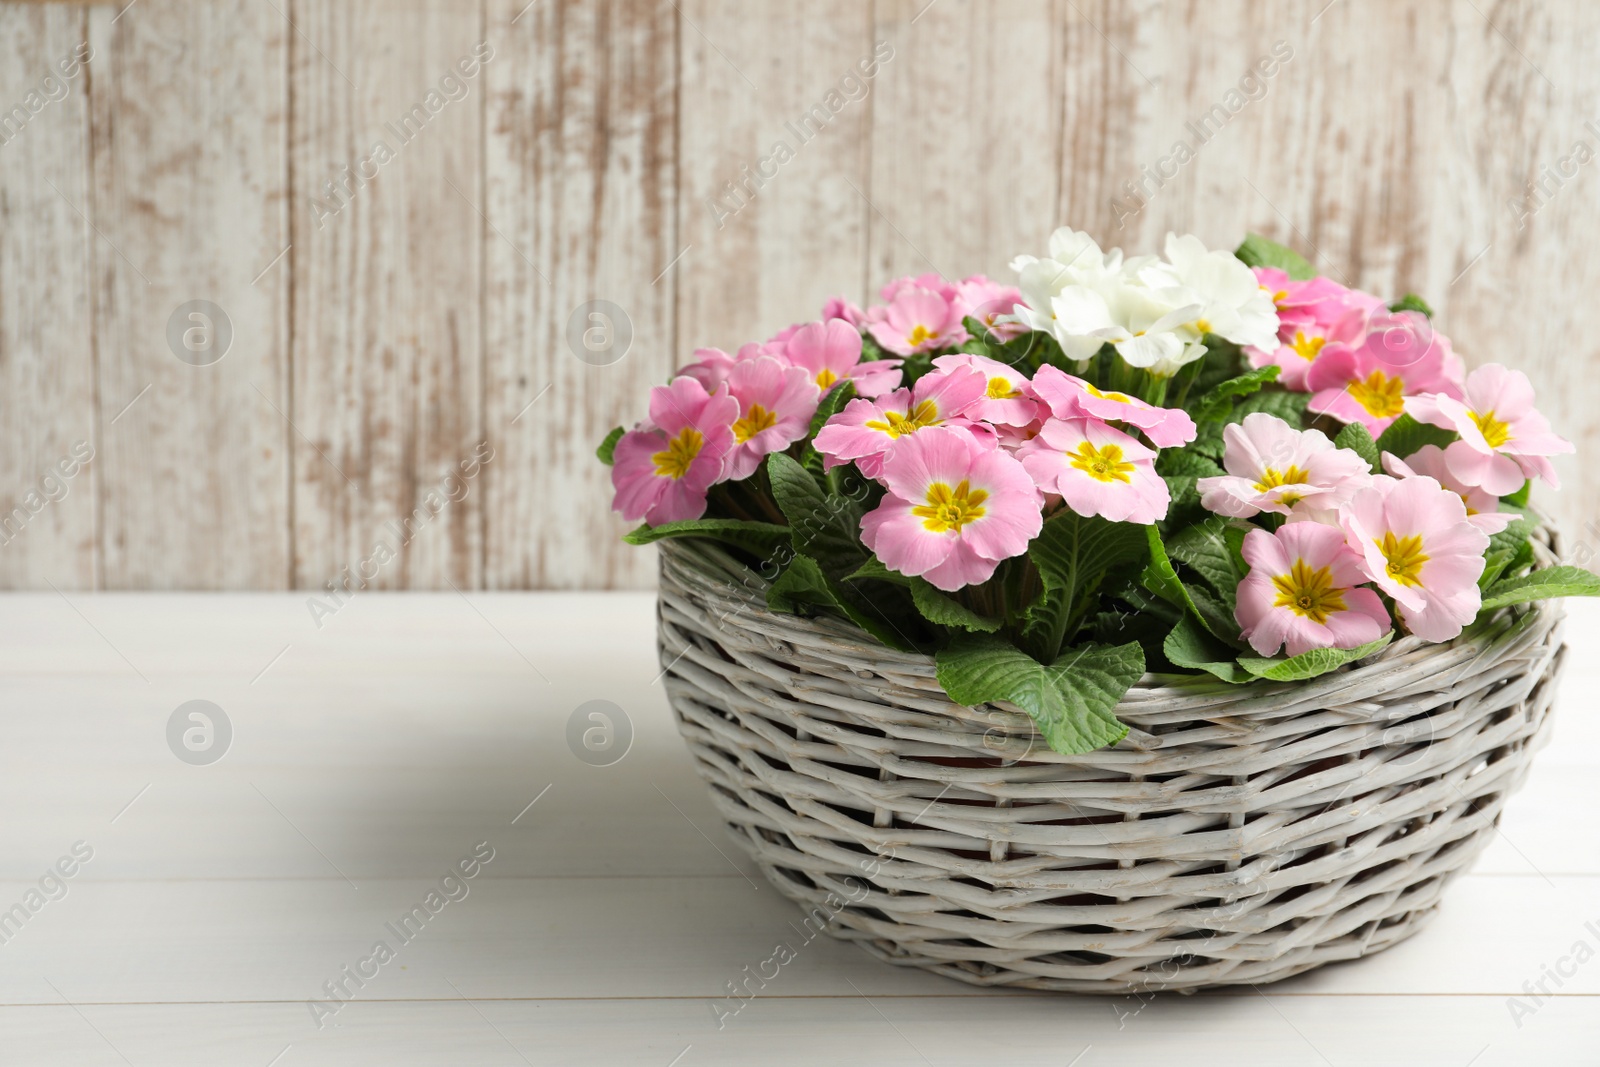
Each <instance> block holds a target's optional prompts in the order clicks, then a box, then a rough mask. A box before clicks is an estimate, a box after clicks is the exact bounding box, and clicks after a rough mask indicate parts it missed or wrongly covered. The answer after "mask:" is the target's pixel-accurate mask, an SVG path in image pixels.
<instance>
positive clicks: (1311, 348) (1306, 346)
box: [1289, 330, 1328, 363]
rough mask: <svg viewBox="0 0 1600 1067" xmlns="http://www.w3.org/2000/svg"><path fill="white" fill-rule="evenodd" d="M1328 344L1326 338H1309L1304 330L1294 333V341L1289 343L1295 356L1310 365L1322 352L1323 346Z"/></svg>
mask: <svg viewBox="0 0 1600 1067" xmlns="http://www.w3.org/2000/svg"><path fill="white" fill-rule="evenodd" d="M1327 343H1328V339H1327V338H1326V337H1307V336H1306V335H1305V331H1304V330H1296V331H1295V332H1294V340H1293V341H1290V342H1289V347H1290V348H1292V349H1293V350H1294V354H1295V355H1297V356H1299V357H1300V358H1301V359H1303V360H1305V361H1306V362H1307V363H1310V362H1311V361H1312V360H1314V359H1316V358H1317V356H1318V355H1319V354H1321V352H1322V346H1323V345H1325V344H1327Z"/></svg>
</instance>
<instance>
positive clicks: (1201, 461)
mask: <svg viewBox="0 0 1600 1067" xmlns="http://www.w3.org/2000/svg"><path fill="white" fill-rule="evenodd" d="M1156 473H1158V474H1169V475H1177V474H1189V475H1193V476H1194V477H1196V478H1215V477H1217V476H1218V475H1221V474H1226V473H1227V471H1225V470H1223V469H1222V468H1221V467H1220V466H1218V465H1217V462H1216V461H1215V460H1213V459H1210V458H1208V457H1206V456H1202V455H1199V454H1197V453H1194V452H1191V451H1189V450H1188V449H1186V448H1163V449H1162V450H1161V451H1160V452H1159V453H1158V454H1157V455H1156Z"/></svg>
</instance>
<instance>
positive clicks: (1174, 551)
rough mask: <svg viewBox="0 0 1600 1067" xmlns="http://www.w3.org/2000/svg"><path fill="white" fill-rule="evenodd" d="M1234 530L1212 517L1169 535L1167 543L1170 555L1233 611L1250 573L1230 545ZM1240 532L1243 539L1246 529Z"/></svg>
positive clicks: (1219, 517)
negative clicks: (1240, 586) (1242, 585)
mask: <svg viewBox="0 0 1600 1067" xmlns="http://www.w3.org/2000/svg"><path fill="white" fill-rule="evenodd" d="M1230 529H1231V527H1229V525H1228V520H1227V519H1224V518H1222V517H1221V516H1212V517H1211V518H1209V519H1207V520H1206V521H1204V522H1200V523H1196V524H1195V525H1193V526H1187V527H1184V528H1183V529H1181V530H1177V531H1174V532H1172V533H1169V534H1168V535H1167V536H1166V538H1165V539H1164V543H1165V546H1166V549H1167V554H1168V555H1169V556H1171V557H1172V558H1173V559H1175V560H1177V561H1178V562H1179V563H1183V564H1185V565H1187V566H1189V567H1193V568H1194V570H1195V573H1197V574H1199V575H1200V577H1202V578H1204V579H1205V580H1206V581H1207V582H1209V583H1210V585H1211V588H1212V589H1214V590H1216V592H1217V595H1218V596H1220V597H1221V598H1222V599H1223V601H1224V602H1226V604H1227V606H1228V610H1229V611H1230V612H1231V611H1232V610H1233V605H1234V599H1235V597H1236V596H1237V595H1238V592H1239V582H1240V581H1242V580H1243V579H1244V576H1245V574H1246V573H1248V571H1247V570H1246V569H1242V568H1241V566H1240V561H1239V558H1238V557H1237V556H1235V554H1234V550H1233V548H1232V546H1231V545H1230V544H1229V538H1228V535H1227V533H1226V531H1229V530H1230ZM1237 532H1238V533H1239V534H1240V536H1241V537H1242V536H1243V531H1242V530H1241V531H1237Z"/></svg>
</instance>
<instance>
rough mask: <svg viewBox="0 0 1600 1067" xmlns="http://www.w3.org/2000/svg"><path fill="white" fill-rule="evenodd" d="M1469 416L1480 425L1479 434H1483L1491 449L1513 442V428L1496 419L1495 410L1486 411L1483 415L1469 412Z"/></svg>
mask: <svg viewBox="0 0 1600 1067" xmlns="http://www.w3.org/2000/svg"><path fill="white" fill-rule="evenodd" d="M1467 414H1468V415H1471V416H1472V421H1473V422H1475V423H1477V424H1478V432H1479V433H1481V434H1483V439H1484V440H1485V441H1487V442H1488V443H1489V447H1490V448H1499V447H1500V446H1501V445H1503V444H1505V443H1506V442H1507V441H1509V440H1511V427H1510V426H1509V425H1507V424H1506V423H1503V422H1501V421H1500V420H1499V419H1497V418H1495V417H1494V411H1493V410H1490V411H1485V412H1484V413H1483V414H1482V415H1480V414H1478V413H1477V412H1476V411H1468V412H1467Z"/></svg>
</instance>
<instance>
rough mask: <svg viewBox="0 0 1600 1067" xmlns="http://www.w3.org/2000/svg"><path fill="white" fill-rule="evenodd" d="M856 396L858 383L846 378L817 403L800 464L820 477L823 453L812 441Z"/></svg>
mask: <svg viewBox="0 0 1600 1067" xmlns="http://www.w3.org/2000/svg"><path fill="white" fill-rule="evenodd" d="M855 398H856V385H855V383H854V382H852V381H851V380H850V379H848V378H846V379H845V380H844V381H842V382H840V383H838V384H837V385H835V386H834V387H833V388H832V389H830V390H828V392H827V394H826V395H824V396H823V398H822V401H821V403H819V404H818V405H817V410H816V412H815V413H814V414H813V415H812V416H811V428H810V429H809V430H808V431H807V432H806V443H805V445H804V446H802V447H801V449H800V464H801V466H803V467H805V469H806V470H808V471H810V472H811V473H812V474H813V475H815V476H816V477H819V478H820V477H822V475H823V470H822V453H821V452H818V451H817V448H816V445H814V444H813V443H812V442H813V441H814V440H815V438H816V436H817V431H819V430H821V429H822V427H823V426H824V425H826V424H827V421H828V420H829V419H831V418H833V417H834V416H835V415H837V414H839V412H841V411H843V410H844V406H845V405H846V404H848V403H850V401H852V400H854V399H855Z"/></svg>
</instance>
